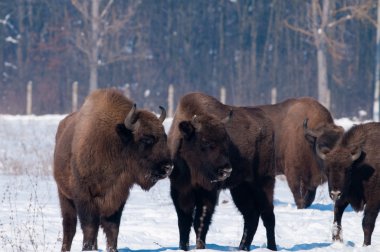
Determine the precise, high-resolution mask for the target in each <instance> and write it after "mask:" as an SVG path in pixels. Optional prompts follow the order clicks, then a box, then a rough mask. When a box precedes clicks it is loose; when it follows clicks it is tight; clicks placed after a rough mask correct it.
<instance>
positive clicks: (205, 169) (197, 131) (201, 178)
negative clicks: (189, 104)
mask: <svg viewBox="0 0 380 252" xmlns="http://www.w3.org/2000/svg"><path fill="white" fill-rule="evenodd" d="M231 115H232V113H230V115H229V116H228V117H226V119H224V120H219V119H217V118H215V117H213V116H209V115H199V116H196V115H195V116H194V117H193V119H192V120H189V121H182V122H180V123H179V125H178V127H179V130H180V132H181V135H182V141H181V146H180V150H179V151H180V155H181V157H182V158H183V159H184V160H185V161H186V163H187V165H188V166H189V168H190V171H191V177H192V183H193V184H198V185H201V186H202V187H204V188H208V189H211V188H212V187H213V185H214V183H216V182H219V181H224V180H225V179H227V178H228V177H229V176H230V174H231V172H232V168H231V165H230V162H229V147H230V138H229V136H228V134H227V131H226V129H225V123H227V122H228V121H229V119H230V117H231Z"/></svg>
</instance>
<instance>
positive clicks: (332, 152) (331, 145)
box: [304, 119, 362, 202]
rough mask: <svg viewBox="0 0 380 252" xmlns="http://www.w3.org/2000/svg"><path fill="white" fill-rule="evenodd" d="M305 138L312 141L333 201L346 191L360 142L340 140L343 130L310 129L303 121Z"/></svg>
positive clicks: (360, 152) (358, 154)
mask: <svg viewBox="0 0 380 252" xmlns="http://www.w3.org/2000/svg"><path fill="white" fill-rule="evenodd" d="M304 129H305V136H306V138H310V139H313V140H312V143H313V146H314V151H315V154H316V155H317V157H318V158H319V159H320V160H321V161H322V167H323V171H324V173H325V174H326V176H327V181H328V187H329V194H330V198H331V199H332V200H333V201H334V202H335V201H336V200H338V199H339V198H340V197H342V195H343V193H344V192H345V191H346V189H345V188H346V187H347V186H348V185H349V183H350V180H351V178H350V176H351V171H352V167H353V165H354V162H356V161H357V160H358V159H359V157H360V156H361V155H362V149H361V144H360V143H358V144H349V145H347V144H346V143H343V142H342V135H343V130H339V129H338V131H336V130H335V131H334V130H331V129H330V130H325V131H323V130H320V129H319V130H311V129H308V128H307V119H306V120H305V122H304Z"/></svg>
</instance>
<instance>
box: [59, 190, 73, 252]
mask: <svg viewBox="0 0 380 252" xmlns="http://www.w3.org/2000/svg"><path fill="white" fill-rule="evenodd" d="M58 196H59V202H60V205H61V213H62V219H63V220H62V225H63V242H62V249H61V251H70V249H71V243H72V242H73V238H74V235H75V232H76V227H77V211H76V209H75V205H74V202H73V201H72V200H70V199H68V198H66V197H65V196H64V195H63V194H62V193H61V192H59V191H58Z"/></svg>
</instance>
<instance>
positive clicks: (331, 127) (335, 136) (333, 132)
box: [303, 118, 344, 167]
mask: <svg viewBox="0 0 380 252" xmlns="http://www.w3.org/2000/svg"><path fill="white" fill-rule="evenodd" d="M307 124H308V118H306V119H305V120H304V122H303V128H304V134H305V138H306V140H307V141H308V142H309V143H310V145H311V146H312V149H313V153H314V154H316V155H315V156H316V157H317V161H318V164H319V166H320V167H323V160H322V159H321V158H320V156H319V155H317V154H318V153H317V149H320V150H321V151H325V150H326V151H327V150H330V149H332V148H333V147H334V146H335V144H336V143H337V142H338V141H339V140H340V139H341V137H342V136H343V133H344V129H343V128H342V127H340V126H337V125H335V124H332V123H331V124H323V125H318V126H317V127H316V128H314V129H310V128H308V125H307Z"/></svg>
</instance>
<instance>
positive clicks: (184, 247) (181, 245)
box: [179, 243, 189, 251]
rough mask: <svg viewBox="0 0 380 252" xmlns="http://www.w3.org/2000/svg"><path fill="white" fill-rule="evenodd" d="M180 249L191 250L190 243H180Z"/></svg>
mask: <svg viewBox="0 0 380 252" xmlns="http://www.w3.org/2000/svg"><path fill="white" fill-rule="evenodd" d="M179 249H181V250H184V251H189V243H186V244H182V243H180V244H179Z"/></svg>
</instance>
